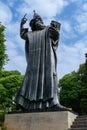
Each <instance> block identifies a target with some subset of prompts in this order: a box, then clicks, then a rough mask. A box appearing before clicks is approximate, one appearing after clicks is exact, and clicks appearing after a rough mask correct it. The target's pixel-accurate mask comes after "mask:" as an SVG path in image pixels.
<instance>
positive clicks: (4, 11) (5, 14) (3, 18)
mask: <svg viewBox="0 0 87 130" xmlns="http://www.w3.org/2000/svg"><path fill="white" fill-rule="evenodd" d="M0 14H1V15H0V22H2V24H4V25H6V24H8V23H10V22H11V20H12V12H11V10H10V8H9V7H8V6H7V5H6V4H4V3H2V2H0Z"/></svg>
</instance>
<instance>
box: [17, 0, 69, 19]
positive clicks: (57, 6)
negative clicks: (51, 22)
mask: <svg viewBox="0 0 87 130" xmlns="http://www.w3.org/2000/svg"><path fill="white" fill-rule="evenodd" d="M24 1H25V3H23V4H21V6H20V7H19V9H18V12H19V13H22V15H23V14H24V13H26V12H27V13H29V15H31V14H32V13H31V12H32V11H33V10H36V12H39V14H40V15H41V16H42V17H46V18H50V17H55V16H56V15H57V14H60V13H61V11H62V10H63V8H64V7H65V6H67V4H68V3H67V1H65V0H55V1H54V2H53V1H52V0H39V1H38V0H32V1H29V0H24Z"/></svg>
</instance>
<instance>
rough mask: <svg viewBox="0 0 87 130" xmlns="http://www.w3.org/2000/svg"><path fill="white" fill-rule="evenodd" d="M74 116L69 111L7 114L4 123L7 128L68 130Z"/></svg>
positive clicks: (13, 129)
mask: <svg viewBox="0 0 87 130" xmlns="http://www.w3.org/2000/svg"><path fill="white" fill-rule="evenodd" d="M76 116H77V115H75V114H73V113H71V112H69V111H61V112H59V111H58V112H37V113H17V114H7V115H6V116H5V125H6V126H7V130H68V128H70V126H71V124H72V123H73V121H74V119H75V118H76Z"/></svg>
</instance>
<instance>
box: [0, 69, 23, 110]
mask: <svg viewBox="0 0 87 130" xmlns="http://www.w3.org/2000/svg"><path fill="white" fill-rule="evenodd" d="M22 79H23V75H21V73H20V72H18V71H4V70H3V71H2V77H0V107H1V109H2V108H3V109H7V110H9V108H10V109H11V110H13V109H14V106H15V105H14V103H13V100H14V97H15V94H16V92H17V90H18V88H19V87H20V84H21V82H22Z"/></svg>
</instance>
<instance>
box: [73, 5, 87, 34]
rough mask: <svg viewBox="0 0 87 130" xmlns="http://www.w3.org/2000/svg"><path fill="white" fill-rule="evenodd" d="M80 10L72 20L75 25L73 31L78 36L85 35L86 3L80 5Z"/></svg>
mask: <svg viewBox="0 0 87 130" xmlns="http://www.w3.org/2000/svg"><path fill="white" fill-rule="evenodd" d="M80 6H81V8H80V9H79V10H77V12H76V14H75V16H74V18H75V20H76V21H75V22H77V23H76V27H75V30H76V31H77V32H78V33H79V34H85V33H87V3H84V4H82V5H80Z"/></svg>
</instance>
